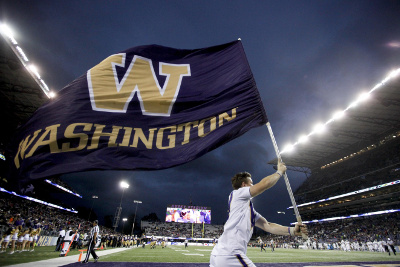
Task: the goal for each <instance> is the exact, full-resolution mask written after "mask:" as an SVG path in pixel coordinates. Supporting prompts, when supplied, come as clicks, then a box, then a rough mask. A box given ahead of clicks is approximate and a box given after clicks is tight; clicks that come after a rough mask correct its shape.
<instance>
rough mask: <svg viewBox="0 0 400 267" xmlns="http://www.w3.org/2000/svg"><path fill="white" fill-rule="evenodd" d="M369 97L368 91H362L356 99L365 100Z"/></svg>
mask: <svg viewBox="0 0 400 267" xmlns="http://www.w3.org/2000/svg"><path fill="white" fill-rule="evenodd" d="M369 97H370V95H369V93H365V92H364V93H362V94H360V96H359V97H358V98H357V101H358V102H359V103H360V102H363V101H365V100H367V99H368V98H369Z"/></svg>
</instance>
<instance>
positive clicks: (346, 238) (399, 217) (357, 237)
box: [251, 212, 400, 251]
mask: <svg viewBox="0 0 400 267" xmlns="http://www.w3.org/2000/svg"><path fill="white" fill-rule="evenodd" d="M308 232H309V235H308V236H309V239H308V240H303V239H302V238H299V237H291V236H274V235H270V234H267V233H265V232H259V231H258V232H256V233H255V235H254V236H253V238H252V241H251V246H258V240H257V239H256V237H259V238H260V239H262V240H264V241H265V242H264V243H265V244H267V246H268V247H269V246H270V241H271V240H273V241H274V245H275V247H280V248H298V247H300V246H301V245H302V246H303V247H304V248H308V249H336V250H343V251H385V250H384V248H385V243H389V242H388V241H390V243H393V245H400V213H398V212H397V213H392V214H385V215H376V216H371V217H366V218H353V219H345V220H337V221H329V222H319V223H310V224H308ZM343 244H344V245H343ZM371 244H372V246H371ZM382 248H383V250H382Z"/></svg>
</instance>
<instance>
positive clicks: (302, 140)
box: [299, 135, 308, 143]
mask: <svg viewBox="0 0 400 267" xmlns="http://www.w3.org/2000/svg"><path fill="white" fill-rule="evenodd" d="M307 141H308V136H307V135H302V136H300V138H299V143H305V142H307Z"/></svg>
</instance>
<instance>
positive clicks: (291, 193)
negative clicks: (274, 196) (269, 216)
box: [266, 122, 307, 238]
mask: <svg viewBox="0 0 400 267" xmlns="http://www.w3.org/2000/svg"><path fill="white" fill-rule="evenodd" d="M266 125H267V127H268V132H269V135H270V136H271V140H272V144H273V145H274V148H275V153H276V156H277V158H278V160H279V161H282V157H281V154H280V152H279V148H278V144H277V143H276V140H275V136H274V133H273V132H272V128H271V124H270V123H269V122H267V124H266ZM283 177H284V179H285V184H286V188H287V190H288V192H289V197H290V200H291V201H292V206H293V210H294V214H295V215H296V219H297V222H298V223H299V224H302V220H301V217H300V213H299V210H298V209H297V205H296V200H295V199H294V196H293V192H292V188H291V187H290V183H289V178H288V176H287V174H286V172H285V173H284V175H283ZM302 236H303V238H307V237H306V236H305V235H304V234H303V235H302Z"/></svg>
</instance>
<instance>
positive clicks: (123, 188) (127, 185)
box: [114, 181, 129, 231]
mask: <svg viewBox="0 0 400 267" xmlns="http://www.w3.org/2000/svg"><path fill="white" fill-rule="evenodd" d="M119 185H120V186H121V187H122V196H121V201H120V202H119V208H118V207H117V213H118V215H117V216H116V217H115V218H114V219H115V222H116V223H115V226H114V231H117V227H118V224H119V216H120V214H121V211H122V198H123V197H124V192H125V189H126V188H129V184H128V183H127V182H125V181H121V182H120V183H119Z"/></svg>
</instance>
